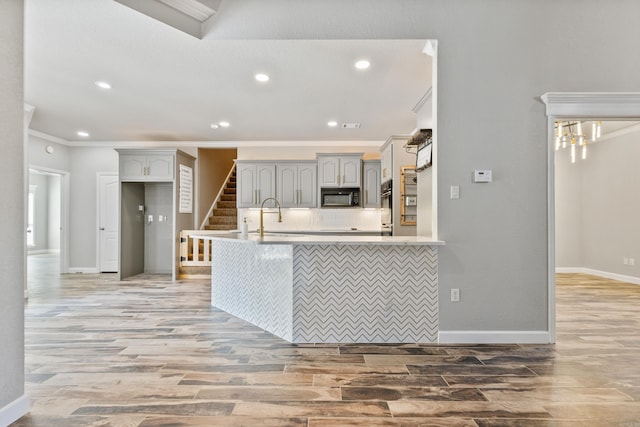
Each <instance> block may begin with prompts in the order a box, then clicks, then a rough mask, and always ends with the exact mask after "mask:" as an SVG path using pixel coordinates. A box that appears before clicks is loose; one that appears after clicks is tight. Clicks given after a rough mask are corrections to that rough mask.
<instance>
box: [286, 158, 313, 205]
mask: <svg viewBox="0 0 640 427" xmlns="http://www.w3.org/2000/svg"><path fill="white" fill-rule="evenodd" d="M277 173H278V179H277V186H278V188H277V196H276V198H277V199H278V201H279V202H280V206H282V207H283V208H315V207H316V206H317V204H316V191H317V187H318V185H317V162H315V161H309V162H282V163H278V165H277Z"/></svg>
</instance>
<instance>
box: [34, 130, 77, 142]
mask: <svg viewBox="0 0 640 427" xmlns="http://www.w3.org/2000/svg"><path fill="white" fill-rule="evenodd" d="M29 135H31V136H35V137H36V138H40V139H44V140H45V141H49V142H55V143H57V144H62V145H69V146H72V145H73V143H72V142H71V141H67V140H66V139H62V138H58V137H57V136H53V135H49V134H48V133H44V132H40V131H37V130H34V129H29Z"/></svg>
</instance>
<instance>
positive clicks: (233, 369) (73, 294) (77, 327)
mask: <svg viewBox="0 0 640 427" xmlns="http://www.w3.org/2000/svg"><path fill="white" fill-rule="evenodd" d="M30 258H31V259H30V263H31V265H30V267H29V268H30V288H31V297H30V299H29V302H28V305H27V307H26V348H25V351H26V370H27V377H26V381H27V384H26V392H27V394H28V395H29V396H30V397H31V399H32V411H31V413H30V414H29V415H27V416H25V417H23V418H22V419H21V420H19V421H18V422H16V423H15V424H14V426H46V427H57V426H64V427H68V426H140V427H151V426H309V427H328V426H581V427H586V426H640V286H637V285H631V284H625V283H621V282H615V281H611V280H605V279H600V278H597V277H593V276H585V275H559V276H558V287H557V329H558V343H557V344H556V345H504V346H498V345H491V346H489V345H484V346H434V345H384V346H376V345H343V346H337V345H321V346H307V345H304V346H301V345H291V344H288V343H286V342H284V341H282V340H280V339H278V338H275V337H274V336H272V335H270V334H268V333H265V332H263V331H261V330H260V329H258V328H256V327H254V326H252V325H250V324H247V323H245V322H243V321H241V320H239V319H236V318H234V317H232V316H230V315H228V314H226V313H224V312H222V311H220V310H217V309H215V308H212V307H211V306H210V305H209V283H208V281H206V280H192V281H179V282H175V283H172V282H168V281H162V280H159V279H162V277H145V278H140V280H137V279H136V280H128V281H123V282H117V281H116V280H115V277H114V275H64V276H60V275H58V274H57V273H56V265H55V262H56V261H55V258H52V257H50V256H38V257H37V258H35V257H30ZM52 263H53V265H51V264H52ZM47 264H49V265H47Z"/></svg>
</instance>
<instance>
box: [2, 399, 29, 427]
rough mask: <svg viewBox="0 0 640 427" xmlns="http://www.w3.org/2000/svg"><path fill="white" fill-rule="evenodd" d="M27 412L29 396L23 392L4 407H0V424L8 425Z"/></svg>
mask: <svg viewBox="0 0 640 427" xmlns="http://www.w3.org/2000/svg"><path fill="white" fill-rule="evenodd" d="M28 413H29V398H28V397H27V396H26V395H24V394H23V395H22V396H20V397H19V398H17V399H16V400H14V401H13V402H11V403H9V404H8V405H6V406H5V407H4V408H0V426H8V425H9V424H11V423H13V422H14V421H17V420H18V419H19V418H20V417H22V416H24V415H27V414H28Z"/></svg>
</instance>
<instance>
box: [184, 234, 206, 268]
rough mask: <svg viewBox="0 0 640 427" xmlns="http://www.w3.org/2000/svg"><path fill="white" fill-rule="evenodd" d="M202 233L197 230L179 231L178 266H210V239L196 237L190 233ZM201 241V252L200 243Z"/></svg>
mask: <svg viewBox="0 0 640 427" xmlns="http://www.w3.org/2000/svg"><path fill="white" fill-rule="evenodd" d="M197 233H200V234H202V232H201V231H199V230H182V231H181V232H180V266H181V267H210V266H211V240H209V239H198V238H197V237H193V236H192V234H197ZM201 243H202V252H200V244H201Z"/></svg>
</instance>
